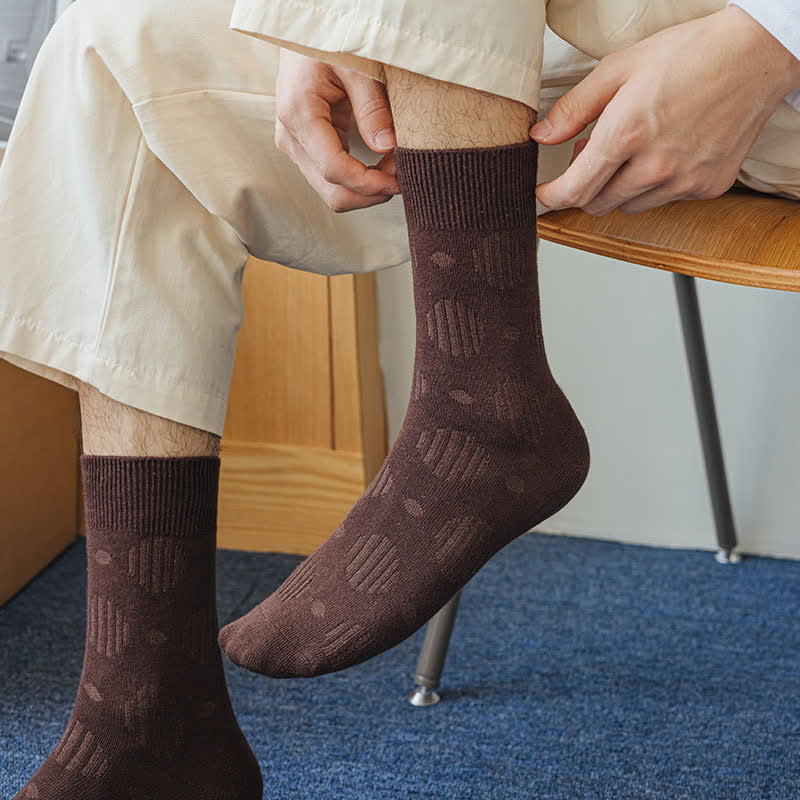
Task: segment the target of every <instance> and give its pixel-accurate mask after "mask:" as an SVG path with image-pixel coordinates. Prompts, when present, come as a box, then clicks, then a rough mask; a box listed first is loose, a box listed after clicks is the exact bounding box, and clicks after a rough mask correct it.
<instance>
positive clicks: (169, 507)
mask: <svg viewBox="0 0 800 800" xmlns="http://www.w3.org/2000/svg"><path fill="white" fill-rule="evenodd" d="M80 401H81V411H82V428H83V430H82V438H83V449H84V456H83V457H82V458H81V468H82V473H83V488H84V498H85V503H86V523H87V538H86V552H87V561H88V588H87V599H88V615H87V636H86V650H85V655H84V666H83V673H82V675H81V681H80V685H79V688H78V694H77V699H76V702H75V706H74V709H73V712H72V716H71V718H70V721H69V723H68V725H67V729H66V731H65V733H64V735H63V737H62V738H61V741H60V742H59V743H58V745H57V746H56V748H55V750H54V751H53V752H52V754H51V755H50V757H49V758H48V759H47V760H46V761H45V762H44V764H43V765H42V767H41V768H40V769H39V771H38V772H37V773H36V774H35V775H34V777H33V778H32V779H31V781H30V782H29V783H28V784H27V786H26V787H25V788H23V789H22V791H21V792H20V793H19V794H18V795H17V798H16V800H23V798H24V799H25V800H27V799H28V798H32V797H41V798H48V797H58V798H59V800H106V798H109V797H119V796H121V795H122V794H125V796H126V797H127V796H128V794H129V793H130V796H131V797H134V796H136V797H147V798H150V800H180V798H186V800H188V798H195V797H201V796H203V797H206V796H208V797H211V796H213V797H223V796H224V797H230V798H235V800H258V799H259V798H260V797H261V775H260V771H259V768H258V764H257V762H256V760H255V758H254V757H253V754H252V752H251V751H250V748H249V746H248V744H247V742H246V741H245V739H244V736H243V735H242V732H241V731H240V730H239V726H238V724H237V722H236V719H235V717H234V714H233V710H232V708H231V705H230V700H229V699H228V692H227V689H226V686H225V676H224V673H223V670H222V660H221V658H220V652H219V648H218V646H217V641H216V633H217V617H216V604H215V591H214V590H215V579H214V565H215V534H216V505H217V483H218V474H219V459H218V457H217V456H218V453H219V437H217V436H215V435H213V434H210V433H207V432H205V431H200V430H197V429H195V428H190V427H187V426H185V425H180V424H178V423H176V422H172V421H170V420H166V419H162V418H161V417H157V416H154V415H152V414H148V413H145V412H143V411H139V410H137V409H134V408H131V407H128V406H125V405H123V404H122V403H118V402H116V401H115V400H112V399H111V398H109V397H107V396H105V395H103V394H101V393H100V392H99V391H97V390H96V389H94V388H92V387H90V386H87V385H81V386H80Z"/></svg>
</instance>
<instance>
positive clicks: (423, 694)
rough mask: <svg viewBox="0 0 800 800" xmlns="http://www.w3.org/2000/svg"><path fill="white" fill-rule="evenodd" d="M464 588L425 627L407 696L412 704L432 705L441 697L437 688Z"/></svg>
mask: <svg viewBox="0 0 800 800" xmlns="http://www.w3.org/2000/svg"><path fill="white" fill-rule="evenodd" d="M460 599H461V592H456V594H455V595H453V597H451V598H450V600H448V602H447V605H445V606H443V607H442V608H441V610H439V611H438V612H437V613H436V614H435V615H434V616H433V617H432V618H431V620H430V622H429V623H428V626H427V628H426V629H425V641H424V642H423V644H422V650H421V651H420V654H419V660H418V661H417V671H416V673H415V675H414V683H415V684H416V685H415V687H414V690H413V691H412V692H411V694H410V695H409V696H408V702H409V703H411V705H412V706H433V705H436V703H438V702H439V701H440V700H441V697H439V695H438V694H437V692H435V691H434V690H435V689H437V688H438V686H439V681H440V680H441V678H442V670H443V669H444V660H445V658H447V648H448V646H449V644H450V635H451V634H452V633H453V625H454V624H455V621H456V613H457V612H458V601H459V600H460Z"/></svg>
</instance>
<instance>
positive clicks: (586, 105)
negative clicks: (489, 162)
mask: <svg viewBox="0 0 800 800" xmlns="http://www.w3.org/2000/svg"><path fill="white" fill-rule="evenodd" d="M624 82H625V77H624V72H623V71H622V70H621V68H620V62H619V60H618V59H612V58H611V57H606V58H604V59H603V60H602V61H601V62H600V63H599V64H598V65H597V66H596V67H595V68H594V69H593V70H592V71H591V72H590V73H589V74H588V75H587V76H586V77H585V78H584V79H583V80H582V81H581V82H580V83H578V84H577V85H575V86H573V87H572V89H570V90H569V91H568V92H567V93H566V94H565V95H563V96H562V97H560V98H559V99H558V100H557V101H556V103H555V105H553V107H552V108H551V109H550V111H548V112H547V116H546V117H545V118H544V119H543V120H539V122H537V123H536V124H535V125H534V126H533V127H532V128H531V130H530V135H531V138H532V139H535V140H536V141H537V142H542V143H545V142H546V143H547V144H560V143H561V142H566V141H567V139H571V138H572V137H573V136H577V135H578V134H579V133H580V132H581V131H582V130H583V129H584V128H585V127H586V126H587V125H588V124H589V123H590V122H592V120H595V119H597V118H598V117H599V116H600V114H601V113H602V112H603V109H604V108H605V107H606V106H607V105H608V104H609V103H610V102H611V100H612V98H613V97H614V95H615V94H616V92H617V90H618V89H619V87H620V86H622V84H623V83H624Z"/></svg>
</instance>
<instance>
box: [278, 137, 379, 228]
mask: <svg viewBox="0 0 800 800" xmlns="http://www.w3.org/2000/svg"><path fill="white" fill-rule="evenodd" d="M283 133H284V138H283V141H282V149H283V150H285V151H286V153H287V155H288V156H289V158H291V159H292V161H293V162H294V163H295V164H296V165H297V168H298V169H299V170H300V172H301V173H302V175H303V177H305V179H306V180H307V181H308V183H309V184H310V185H311V187H312V188H313V189H314V191H315V192H316V193H317V194H318V195H319V196H320V197H322V199H323V200H324V201H325V202H326V203H327V205H328V206H329V207H330V208H331V209H332V210H334V211H337V212H343V211H354V210H356V209H359V208H370V207H372V206H377V205H381V204H382V203H386V202H388V201H389V200H391V199H392V197H391V196H390V195H386V194H383V193H379V194H376V195H365V194H362V193H360V192H355V191H353V190H352V189H347V188H345V187H343V186H338V185H337V184H334V183H331V182H329V181H326V180H325V179H324V178H323V177H322V176H321V175H320V174H319V171H318V169H317V166H316V163H315V162H314V160H313V159H312V158H310V157H309V155H308V153H306V152H305V150H303V147H302V146H301V144H300V142H299V141H298V140H297V139H296V138H295V137H294V136H292V135H291V133H290V132H289V131H287V130H284V132H283Z"/></svg>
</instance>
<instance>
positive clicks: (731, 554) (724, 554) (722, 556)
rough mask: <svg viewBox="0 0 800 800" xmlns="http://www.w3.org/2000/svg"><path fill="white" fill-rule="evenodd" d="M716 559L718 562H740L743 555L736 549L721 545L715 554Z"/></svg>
mask: <svg viewBox="0 0 800 800" xmlns="http://www.w3.org/2000/svg"><path fill="white" fill-rule="evenodd" d="M714 560H715V561H716V562H717V563H718V564H740V563H741V561H742V556H741V554H740V553H737V552H736V550H733V549H730V550H729V549H727V548H725V547H720V549H719V550H717V552H716V553H715V555H714Z"/></svg>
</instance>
